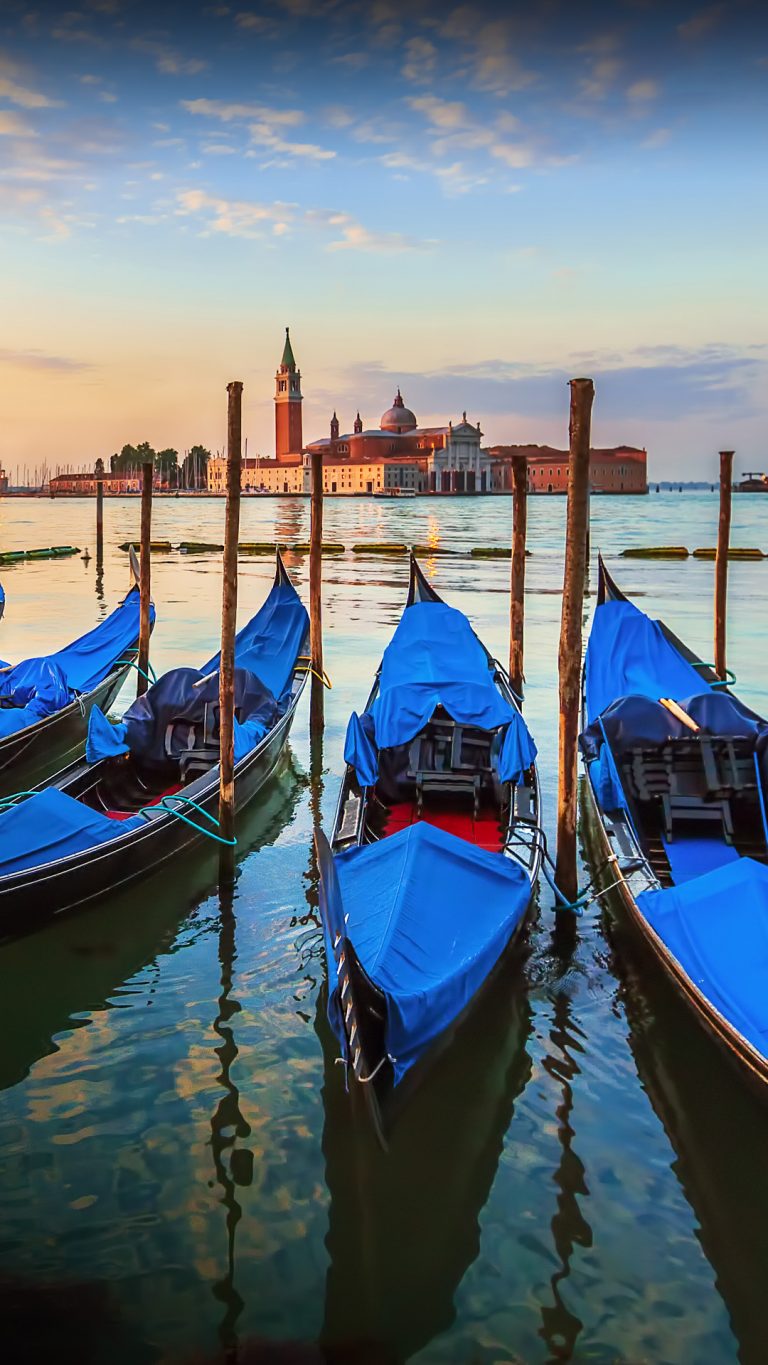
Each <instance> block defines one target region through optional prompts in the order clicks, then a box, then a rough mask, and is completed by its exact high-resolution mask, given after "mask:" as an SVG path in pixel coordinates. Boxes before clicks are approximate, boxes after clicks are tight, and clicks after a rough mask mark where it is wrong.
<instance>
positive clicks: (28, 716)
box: [0, 588, 155, 738]
mask: <svg viewBox="0 0 768 1365" xmlns="http://www.w3.org/2000/svg"><path fill="white" fill-rule="evenodd" d="M151 619H152V621H153V622H154V619H155V615H154V607H153V608H152V616H151ZM138 636H139V590H138V588H132V589H131V591H130V592H129V593H128V595H127V597H126V598H125V600H124V601H123V602H121V603H120V605H119V606H118V607H116V608H115V610H114V611H113V612H112V613H111V614H110V615H109V616H107V617H106V619H105V620H104V621H102V622H101V623H100V624H99V625H98V626H96V627H95V629H94V630H91V631H89V632H88V634H87V635H82V636H81V637H80V639H79V640H75V641H73V643H72V644H71V645H67V646H66V648H65V649H60V650H58V652H57V653H55V654H49V655H47V656H45V657H42V658H38V659H26V660H24V662H23V663H19V664H16V665H15V667H13V668H10V669H9V670H8V671H7V672H5V673H3V674H2V675H0V738H3V737H5V736H6V735H10V734H15V733H16V732H17V731H18V730H24V729H26V727H27V726H28V725H35V724H36V723H37V722H38V721H40V720H42V719H43V718H44V717H45V716H51V715H53V714H54V713H55V712H56V711H60V710H61V709H62V708H63V707H64V706H67V705H68V704H69V703H70V702H71V701H73V700H74V698H75V696H76V695H78V694H82V695H85V694H87V693H88V692H92V691H93V689H94V688H95V687H97V686H98V684H99V683H100V682H103V681H104V679H105V678H107V677H108V676H109V674H110V673H111V672H112V671H113V669H114V667H115V665H116V664H117V663H118V662H119V661H120V660H121V659H122V658H124V657H125V654H126V651H130V649H131V648H132V647H135V645H136V641H137V640H138Z"/></svg>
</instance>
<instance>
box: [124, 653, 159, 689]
mask: <svg viewBox="0 0 768 1365" xmlns="http://www.w3.org/2000/svg"><path fill="white" fill-rule="evenodd" d="M121 665H124V666H125V667H126V668H135V669H136V672H137V673H140V674H141V676H142V678H146V680H147V682H148V683H151V684H152V686H153V687H154V685H155V683H156V682H157V674H156V672H155V670H154V668H153V667H152V665H151V663H150V662H149V659H147V668H148V669H149V672H148V673H145V672H144V669H143V668H139V665H138V664H137V663H136V660H135V659H118V661H117V663H116V664H115V668H120V667H121Z"/></svg>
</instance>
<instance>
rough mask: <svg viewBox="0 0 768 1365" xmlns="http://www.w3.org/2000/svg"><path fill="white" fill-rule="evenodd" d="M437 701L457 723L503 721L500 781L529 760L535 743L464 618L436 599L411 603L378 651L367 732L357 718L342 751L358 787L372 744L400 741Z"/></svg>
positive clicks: (366, 780) (371, 772)
mask: <svg viewBox="0 0 768 1365" xmlns="http://www.w3.org/2000/svg"><path fill="white" fill-rule="evenodd" d="M438 705H442V706H443V707H444V708H445V710H446V711H447V712H448V714H449V716H451V717H452V718H453V720H455V721H456V722H457V723H458V724H460V725H474V726H477V728H478V729H480V730H497V729H500V728H501V727H503V726H506V727H508V729H507V731H506V733H505V735H504V738H503V741H502V744H501V746H500V751H499V757H498V765H499V777H500V778H501V780H502V781H503V782H507V781H511V782H514V781H517V780H518V779H519V777H520V776H521V775H522V773H523V772H524V771H525V770H526V769H527V768H529V767H530V765H531V764H532V763H533V761H534V759H535V757H536V745H535V744H534V742H533V738H532V736H531V734H530V732H529V730H528V727H527V725H526V724H525V721H524V720H523V718H522V716H521V714H520V712H519V711H518V710H517V709H516V708H515V707H513V706H511V705H510V704H509V702H508V701H506V700H505V699H504V697H502V695H501V693H500V692H499V689H498V688H497V686H496V683H495V682H494V677H493V667H492V664H491V661H490V660H489V657H488V655H487V653H486V651H485V649H484V648H483V646H482V644H481V643H480V641H479V640H478V638H477V636H476V635H475V632H474V631H473V629H472V627H471V625H470V624H469V621H468V620H467V618H466V616H464V615H463V613H462V612H460V611H456V610H455V608H454V607H449V606H446V604H445V603H444V602H414V603H413V604H412V605H411V606H408V607H406V609H405V611H404V612H403V614H402V616H401V618H400V621H399V623H398V626H397V629H396V631H395V633H394V635H393V637H392V639H391V641H390V643H389V644H388V646H387V648H386V649H385V651H384V657H383V659H382V664H381V673H380V677H379V690H378V693H377V696H376V698H375V700H374V702H373V705H372V706H371V710H370V714H371V716H372V717H373V731H372V732H371V731H370V727H368V728H365V726H363V727H362V728H361V721H360V718H359V717H357V716H353V717H352V720H351V722H350V726H349V728H348V730H347V741H346V746H345V757H346V758H347V761H348V762H351V763H353V764H354V767H355V770H356V772H357V775H358V779H359V781H360V783H361V784H362V785H363V786H366V787H368V786H372V785H373V784H374V782H375V781H376V776H377V774H378V755H377V754H376V750H381V749H390V748H394V747H395V746H396V745H399V744H407V743H408V742H409V741H410V740H412V739H413V738H414V737H415V736H416V735H417V734H418V733H419V731H420V730H422V729H423V728H424V726H425V725H426V724H427V722H428V721H429V720H430V718H431V716H432V715H433V713H434V710H435V707H436V706H438ZM358 765H359V766H358Z"/></svg>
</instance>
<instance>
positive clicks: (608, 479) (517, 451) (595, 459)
mask: <svg viewBox="0 0 768 1365" xmlns="http://www.w3.org/2000/svg"><path fill="white" fill-rule="evenodd" d="M488 454H489V456H490V457H491V459H492V460H493V462H494V473H493V491H494V492H495V493H503V492H506V491H507V490H509V489H511V487H512V457H513V455H525V457H526V460H527V462H528V492H529V493H567V492H568V463H569V460H568V451H567V450H555V449H554V448H553V447H552V446H531V445H528V446H492V447H491V449H490V450H489V451H488ZM647 463H648V455H647V452H646V451H645V450H638V449H637V448H636V447H635V446H614V447H612V448H610V449H607V450H591V451H590V452H589V479H590V488H591V491H592V492H593V493H647V492H648V469H647Z"/></svg>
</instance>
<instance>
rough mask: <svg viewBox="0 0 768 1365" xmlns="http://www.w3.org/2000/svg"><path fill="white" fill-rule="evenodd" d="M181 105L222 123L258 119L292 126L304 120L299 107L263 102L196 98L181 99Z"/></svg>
mask: <svg viewBox="0 0 768 1365" xmlns="http://www.w3.org/2000/svg"><path fill="white" fill-rule="evenodd" d="M181 107H182V109H186V111H187V113H188V114H202V115H205V116H206V117H208V118H218V119H221V121H222V123H230V122H232V121H233V120H239V121H241V122H245V121H247V120H248V119H258V120H259V121H263V122H265V123H280V124H286V125H288V126H291V127H293V126H295V125H296V124H298V123H303V121H304V114H303V113H302V111H301V110H300V109H270V108H268V107H267V106H266V105H264V104H239V103H237V102H227V101H226V100H208V99H198V100H182V101H181Z"/></svg>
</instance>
